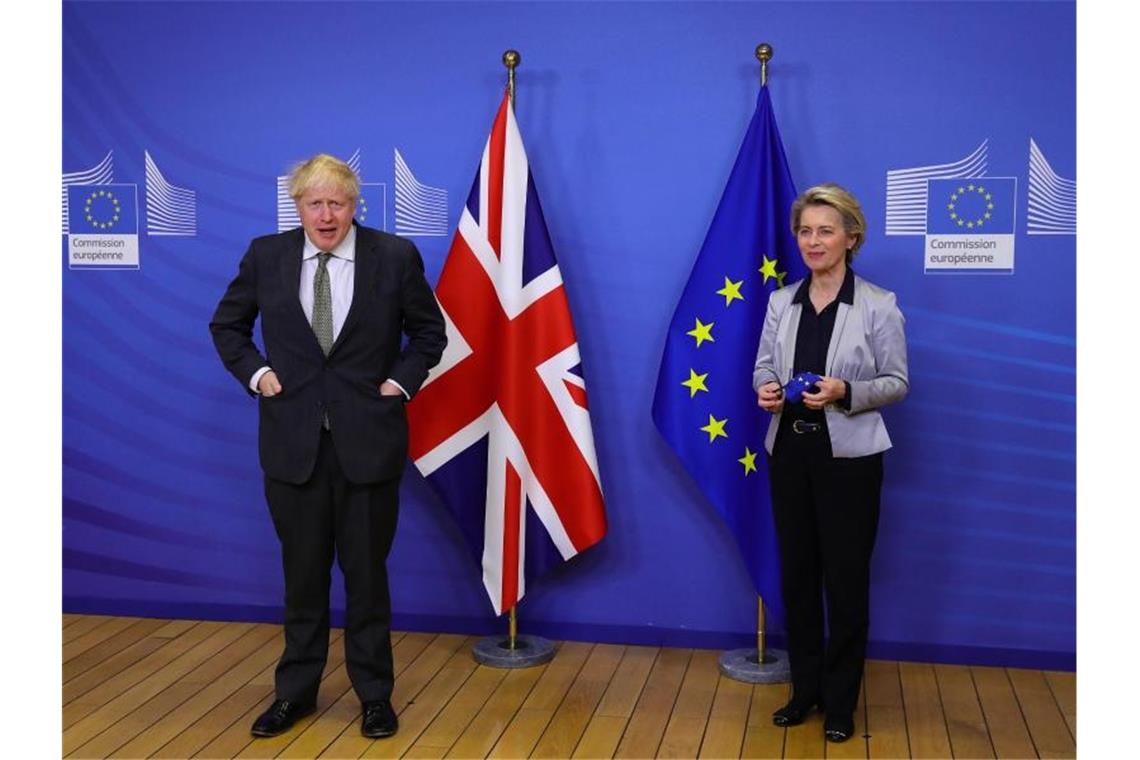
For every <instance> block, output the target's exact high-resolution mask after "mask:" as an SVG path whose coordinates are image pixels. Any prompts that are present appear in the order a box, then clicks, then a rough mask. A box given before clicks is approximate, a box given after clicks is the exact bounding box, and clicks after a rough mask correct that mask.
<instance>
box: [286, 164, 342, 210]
mask: <svg viewBox="0 0 1140 760" xmlns="http://www.w3.org/2000/svg"><path fill="white" fill-rule="evenodd" d="M314 187H330V188H333V189H334V190H339V191H340V192H342V193H344V194H345V195H347V196H348V198H349V200H350V201H351V202H352V203H353V204H354V205H355V203H356V199H357V198H359V197H360V178H359V177H357V176H356V172H354V171H353V170H352V167H351V166H349V165H348V164H346V163H345V162H344V161H341V160H340V159H339V158H337V157H336V156H330V155H329V154H328V153H318V154H317V155H315V156H313V157H312V158H310V159H309V160H308V161H302V162H301V163H299V164H297V165H296V166H294V167H293V170H292V171H290V172H289V195H290V197H292V198H293V200H295V201H296V200H300V199H301V196H302V195H304V194H305V193H306V192H308V191H309V190H312V189H313V188H314Z"/></svg>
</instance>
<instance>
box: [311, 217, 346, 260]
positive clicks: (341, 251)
mask: <svg viewBox="0 0 1140 760" xmlns="http://www.w3.org/2000/svg"><path fill="white" fill-rule="evenodd" d="M304 238H305V248H304V250H302V251H301V260H302V261H303V260H305V259H311V258H313V257H315V256H316V255H317V254H318V253H320V252H321V249H320V248H317V246H315V245H314V244H313V241H312V240H309V236H308V235H304ZM329 253H331V254H332V255H333V256H335V257H336V258H338V259H344V260H345V261H355V260H356V222H353V223H352V226H351V227H349V228H348V234H347V235H345V236H344V240H342V241H340V245H338V246H337V247H336V248H333V249H332V250H331V251H329Z"/></svg>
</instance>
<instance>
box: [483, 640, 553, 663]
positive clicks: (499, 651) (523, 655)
mask: <svg viewBox="0 0 1140 760" xmlns="http://www.w3.org/2000/svg"><path fill="white" fill-rule="evenodd" d="M474 655H475V662H477V663H479V664H480V665H486V666H488V667H492V668H530V667H534V666H535V665H541V664H542V663H544V662H550V661H551V660H552V659H554V644H552V643H551V642H550V641H549V640H548V639H544V638H542V637H541V636H526V635H519V636H516V637H515V648H514V649H511V640H510V639H509V638H508V637H506V636H487V637H486V638H483V639H479V641H477V642H476V643H475V649H474Z"/></svg>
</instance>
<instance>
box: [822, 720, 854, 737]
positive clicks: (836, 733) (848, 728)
mask: <svg viewBox="0 0 1140 760" xmlns="http://www.w3.org/2000/svg"><path fill="white" fill-rule="evenodd" d="M823 735H824V736H826V737H827V740H828V741H829V742H836V743H839V742H845V741H847V740H848V739H850V738H851V737H852V736H854V735H855V719H854V718H853V717H852V716H851V715H847V714H844V715H828V716H827V717H826V718H824V720H823Z"/></svg>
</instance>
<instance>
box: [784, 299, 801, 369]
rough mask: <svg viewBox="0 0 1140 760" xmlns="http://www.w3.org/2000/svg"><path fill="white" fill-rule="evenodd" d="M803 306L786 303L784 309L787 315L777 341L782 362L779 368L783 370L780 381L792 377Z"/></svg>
mask: <svg viewBox="0 0 1140 760" xmlns="http://www.w3.org/2000/svg"><path fill="white" fill-rule="evenodd" d="M802 309H803V306H802V305H801V304H798V303H792V304H788V308H787V311H786V314H787V317H786V318H785V319H784V320H783V323H782V327H783V329H784V336H783V340H782V341H781V342H780V343H779V345H781V346H782V351H781V352H780V358H781V360H782V362H783V363H782V364H781V365H780V367H779V369H780V371H782V372H783V375H784V376H783V377H781V378H780V382H781V383H786V382H788V381H789V380H791V379H792V372H793V371H795V363H796V335H797V333H799V328H800V311H801V310H802Z"/></svg>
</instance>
